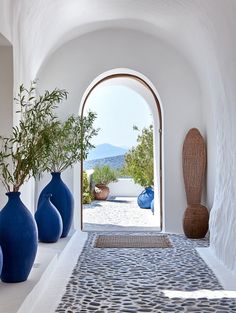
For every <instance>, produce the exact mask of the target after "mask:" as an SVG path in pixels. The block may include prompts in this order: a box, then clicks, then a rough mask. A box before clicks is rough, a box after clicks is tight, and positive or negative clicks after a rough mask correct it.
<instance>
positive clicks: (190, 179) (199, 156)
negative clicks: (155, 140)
mask: <svg viewBox="0 0 236 313" xmlns="http://www.w3.org/2000/svg"><path fill="white" fill-rule="evenodd" d="M182 156H183V175H184V184H185V191H186V196H187V203H188V204H198V203H201V194H202V187H203V183H204V176H205V168H206V146H205V142H204V139H203V137H202V136H201V134H200V132H199V130H198V129H196V128H192V129H190V131H189V132H188V133H187V135H186V137H185V140H184V144H183V154H182Z"/></svg>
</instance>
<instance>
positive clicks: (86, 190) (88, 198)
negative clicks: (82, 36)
mask: <svg viewBox="0 0 236 313" xmlns="http://www.w3.org/2000/svg"><path fill="white" fill-rule="evenodd" d="M92 199H93V196H92V193H91V190H90V182H89V178H88V174H87V173H86V171H83V195H82V203H83V204H89V203H91V202H92Z"/></svg>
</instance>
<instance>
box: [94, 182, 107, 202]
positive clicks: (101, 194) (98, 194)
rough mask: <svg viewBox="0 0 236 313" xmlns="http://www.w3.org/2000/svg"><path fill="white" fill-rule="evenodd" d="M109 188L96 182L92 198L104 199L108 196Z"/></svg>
mask: <svg viewBox="0 0 236 313" xmlns="http://www.w3.org/2000/svg"><path fill="white" fill-rule="evenodd" d="M109 193H110V190H109V187H107V186H106V185H104V184H96V185H95V190H94V198H95V199H96V200H103V201H104V200H106V199H107V198H108V196H109Z"/></svg>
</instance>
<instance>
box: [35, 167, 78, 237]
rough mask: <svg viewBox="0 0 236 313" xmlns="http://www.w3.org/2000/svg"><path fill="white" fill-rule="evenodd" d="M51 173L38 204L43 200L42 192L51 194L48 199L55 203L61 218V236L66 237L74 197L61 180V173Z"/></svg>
mask: <svg viewBox="0 0 236 313" xmlns="http://www.w3.org/2000/svg"><path fill="white" fill-rule="evenodd" d="M51 175H52V179H51V181H50V182H49V183H48V184H47V186H46V187H44V189H43V190H42V191H41V193H40V196H39V200H38V206H39V205H40V203H41V201H43V195H44V194H52V196H51V199H50V200H51V202H52V203H53V204H54V205H55V207H56V208H57V210H58V211H59V213H60V215H61V218H62V223H63V230H62V234H61V237H66V236H67V235H68V233H69V231H70V228H71V224H72V219H73V214H74V199H73V196H72V194H71V192H70V190H69V188H68V187H67V186H66V184H65V183H64V182H63V181H62V179H61V173H60V172H53V173H51Z"/></svg>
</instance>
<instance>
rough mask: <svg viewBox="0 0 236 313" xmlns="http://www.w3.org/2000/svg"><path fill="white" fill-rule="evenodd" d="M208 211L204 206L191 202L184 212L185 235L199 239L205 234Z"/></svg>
mask: <svg viewBox="0 0 236 313" xmlns="http://www.w3.org/2000/svg"><path fill="white" fill-rule="evenodd" d="M208 221H209V213H208V210H207V208H206V207H205V206H203V205H201V204H192V205H189V206H188V207H187V209H186V210H185V213H184V219H183V229H184V233H185V235H186V237H188V238H192V239H200V238H204V237H205V236H206V233H207V230H208Z"/></svg>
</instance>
